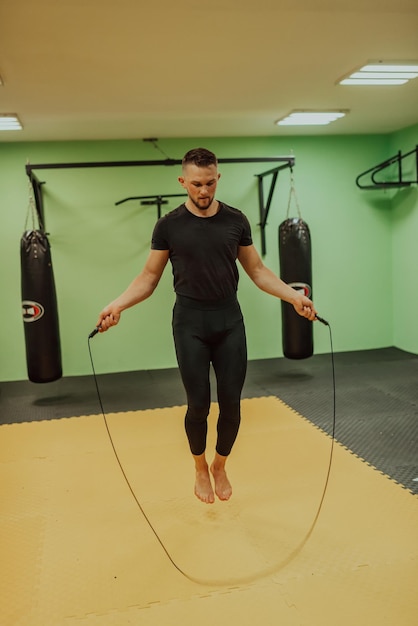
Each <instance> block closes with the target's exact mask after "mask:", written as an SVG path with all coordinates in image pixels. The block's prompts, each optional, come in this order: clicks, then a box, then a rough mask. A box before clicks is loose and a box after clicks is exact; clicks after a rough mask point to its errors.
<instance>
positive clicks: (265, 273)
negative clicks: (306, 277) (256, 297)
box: [252, 266, 300, 305]
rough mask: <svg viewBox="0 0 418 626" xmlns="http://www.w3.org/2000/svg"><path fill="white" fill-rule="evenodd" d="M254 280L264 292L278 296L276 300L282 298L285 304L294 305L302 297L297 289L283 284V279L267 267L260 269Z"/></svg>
mask: <svg viewBox="0 0 418 626" xmlns="http://www.w3.org/2000/svg"><path fill="white" fill-rule="evenodd" d="M252 280H253V281H254V283H255V284H256V285H257V287H258V288H259V289H261V290H262V291H265V292H266V293H268V294H270V295H272V296H276V298H280V299H281V300H284V301H285V302H289V303H290V304H293V305H294V304H295V303H296V302H297V300H298V298H299V297H300V295H299V294H298V292H297V291H296V290H295V289H293V288H292V287H289V285H287V284H286V283H285V282H283V281H282V280H281V278H279V277H278V276H277V275H276V274H275V273H274V272H272V271H271V270H270V269H269V268H268V267H266V266H263V267H262V268H260V269H258V270H257V271H256V272H255V273H254V275H253V277H252Z"/></svg>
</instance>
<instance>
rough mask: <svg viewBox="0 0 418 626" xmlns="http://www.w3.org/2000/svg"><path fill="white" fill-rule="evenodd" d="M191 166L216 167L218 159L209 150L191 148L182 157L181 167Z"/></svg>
mask: <svg viewBox="0 0 418 626" xmlns="http://www.w3.org/2000/svg"><path fill="white" fill-rule="evenodd" d="M189 164H193V165H197V167H208V166H209V165H218V159H217V158H216V156H215V155H214V154H213V152H211V151H210V150H206V148H193V150H189V151H188V152H186V154H185V155H184V157H183V160H182V166H183V167H185V166H186V165H189Z"/></svg>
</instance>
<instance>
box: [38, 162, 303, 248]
mask: <svg viewBox="0 0 418 626" xmlns="http://www.w3.org/2000/svg"><path fill="white" fill-rule="evenodd" d="M218 163H280V164H281V165H278V166H277V167H274V168H273V169H270V170H268V171H267V172H262V173H261V174H255V176H256V177H257V179H258V199H259V214H260V222H259V226H260V229H261V252H262V255H263V256H264V255H265V253H266V238H265V228H266V225H267V217H268V213H269V210H270V206H271V201H272V198H273V193H274V189H275V186H276V182H277V177H278V174H279V171H280V170H282V169H289V168H290V169H292V167H293V166H294V164H295V158H294V157H242V158H236V159H231V158H230V159H222V158H220V159H218ZM181 164H182V161H181V159H169V158H167V159H164V160H161V159H160V160H149V161H91V162H89V161H88V162H84V163H83V162H81V163H40V164H35V165H32V164H30V163H28V164H27V165H26V174H27V175H28V177H29V180H30V182H31V184H32V187H33V192H34V199H35V206H36V210H37V213H38V216H39V222H40V224H41V225H42V227H43V228H44V225H45V220H44V202H43V193H42V185H44V184H45V183H44V182H41V181H39V179H38V178H37V176H36V174H35V173H34V171H35V170H57V169H81V168H83V169H84V168H101V167H146V166H161V165H163V166H166V167H170V166H174V165H181ZM270 175H271V176H272V181H271V184H270V190H269V194H268V199H267V203H266V204H265V203H264V188H263V180H264V178H265V177H266V176H270ZM153 197H154V198H155V197H157V196H153Z"/></svg>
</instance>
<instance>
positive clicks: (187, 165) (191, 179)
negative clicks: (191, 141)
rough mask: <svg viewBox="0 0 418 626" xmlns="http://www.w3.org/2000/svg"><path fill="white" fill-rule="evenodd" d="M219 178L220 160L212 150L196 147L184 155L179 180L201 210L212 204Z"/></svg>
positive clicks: (191, 199)
mask: <svg viewBox="0 0 418 626" xmlns="http://www.w3.org/2000/svg"><path fill="white" fill-rule="evenodd" d="M219 178H220V174H219V172H218V160H217V158H216V156H215V155H214V154H213V152H210V150H206V148H194V149H193V150H189V152H187V153H186V154H185V155H184V157H183V160H182V176H180V177H179V182H180V184H181V186H182V187H184V189H186V191H187V193H188V196H189V200H190V201H191V202H192V203H193V204H194V206H195V207H196V208H197V209H199V211H206V210H207V209H209V208H210V206H211V205H212V202H213V201H214V198H215V192H216V186H217V184H218V180H219Z"/></svg>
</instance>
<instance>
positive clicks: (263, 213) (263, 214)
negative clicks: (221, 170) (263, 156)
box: [256, 157, 295, 256]
mask: <svg viewBox="0 0 418 626" xmlns="http://www.w3.org/2000/svg"><path fill="white" fill-rule="evenodd" d="M282 160H284V161H285V163H283V165H279V166H278V167H275V168H273V169H271V170H268V171H267V172H263V173H262V174H256V176H257V178H258V204H259V211H260V223H259V226H260V229H261V254H262V256H265V254H266V252H267V247H266V232H265V230H266V226H267V217H268V214H269V211H270V207H271V201H272V199H273V194H274V190H275V188H276V183H277V178H278V176H279V172H280V170H283V169H288V168H290V169H292V167H293V165H294V164H295V159H294V157H283V159H282ZM266 176H271V177H272V178H271V181H270V189H269V192H268V197H267V202H264V178H265V177H266Z"/></svg>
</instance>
